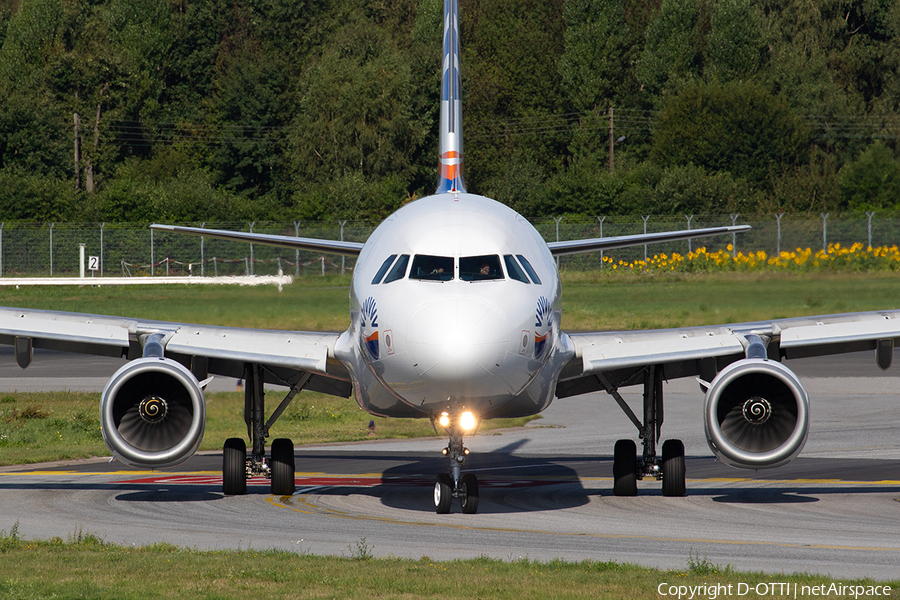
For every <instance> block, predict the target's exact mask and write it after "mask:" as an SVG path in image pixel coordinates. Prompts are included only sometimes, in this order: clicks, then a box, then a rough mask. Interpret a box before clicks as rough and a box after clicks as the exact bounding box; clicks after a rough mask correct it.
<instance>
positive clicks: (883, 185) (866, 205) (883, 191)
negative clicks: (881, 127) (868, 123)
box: [839, 141, 900, 210]
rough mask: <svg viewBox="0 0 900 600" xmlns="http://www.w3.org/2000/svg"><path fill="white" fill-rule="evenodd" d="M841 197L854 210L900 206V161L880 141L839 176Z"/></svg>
mask: <svg viewBox="0 0 900 600" xmlns="http://www.w3.org/2000/svg"><path fill="white" fill-rule="evenodd" d="M839 177H840V186H841V196H842V198H843V200H844V202H845V203H846V204H847V205H848V206H849V207H850V208H852V209H854V210H878V209H886V208H889V209H896V208H897V207H898V206H900V160H897V159H896V158H894V155H893V153H892V152H891V150H890V149H889V148H888V147H886V146H885V145H884V144H883V143H881V142H880V141H876V142H875V143H874V144H872V145H871V146H869V147H868V148H866V150H865V152H863V153H862V154H860V155H859V157H858V158H857V159H856V160H854V161H853V162H852V163H850V164H848V165H846V166H845V167H844V168H843V169H841V172H840V175H839Z"/></svg>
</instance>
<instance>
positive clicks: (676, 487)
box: [598, 365, 687, 496]
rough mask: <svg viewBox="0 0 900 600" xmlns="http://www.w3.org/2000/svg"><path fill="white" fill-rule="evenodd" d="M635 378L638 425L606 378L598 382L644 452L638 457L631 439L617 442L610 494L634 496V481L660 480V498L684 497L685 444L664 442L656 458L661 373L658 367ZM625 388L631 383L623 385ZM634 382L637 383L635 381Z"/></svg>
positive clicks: (660, 400)
mask: <svg viewBox="0 0 900 600" xmlns="http://www.w3.org/2000/svg"><path fill="white" fill-rule="evenodd" d="M636 375H638V376H640V375H643V382H644V419H643V422H641V421H640V420H639V419H638V418H637V416H636V415H635V414H634V412H633V411H632V410H631V408H630V407H629V406H628V404H626V403H625V400H624V399H623V398H622V396H621V395H619V392H618V390H617V388H616V387H615V386H613V385H612V384H611V383H610V381H609V379H608V378H607V377H606V375H600V376H598V378H599V379H600V383H601V384H603V387H604V388H605V389H606V392H607V393H608V394H609V395H610V396H612V397H613V398H614V399H615V401H616V402H617V403H618V404H619V406H620V407H621V408H622V410H623V411H624V412H625V414H626V416H628V418H629V419H631V422H632V423H634V424H635V426H636V427H637V429H638V435H639V437H640V439H641V440H642V443H643V446H644V451H643V454H642V455H641V456H637V446H636V444H635V443H634V440H619V441H617V442H616V446H615V449H614V451H613V493H614V494H615V495H616V496H637V491H638V490H637V482H638V480H639V479H643V478H644V477H654V478H656V479H657V480H661V481H662V493H663V496H684V495H685V494H686V493H687V486H686V484H685V470H684V444H683V443H682V442H681V440H666V441H665V442H664V443H663V445H662V457H658V456H657V455H656V444H657V442H658V440H659V438H660V431H661V429H662V423H663V393H662V382H663V373H662V366H661V365H654V366H650V367H647V368H646V369H644V370H642V371H641V372H639V373H637V374H636ZM624 383H625V384H626V385H627V384H629V383H631V381H630V380H629V381H626V382H624ZM635 383H636V382H635Z"/></svg>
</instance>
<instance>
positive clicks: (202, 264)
mask: <svg viewBox="0 0 900 600" xmlns="http://www.w3.org/2000/svg"><path fill="white" fill-rule="evenodd" d="M204 227H206V221H203V222H202V223H200V229H203V228H204ZM205 241H206V237H205V236H202V235H201V236H200V277H204V276H205V275H206V259H205V258H204V256H205V254H204V248H203V243H204V242H205Z"/></svg>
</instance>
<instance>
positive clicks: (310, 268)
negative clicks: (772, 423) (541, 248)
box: [0, 212, 900, 277]
mask: <svg viewBox="0 0 900 600" xmlns="http://www.w3.org/2000/svg"><path fill="white" fill-rule="evenodd" d="M531 222H532V223H533V224H534V226H535V227H536V228H537V230H538V231H539V232H540V233H541V235H543V236H544V239H545V240H547V241H548V242H549V241H556V240H571V239H581V238H594V237H610V236H617V235H631V234H638V233H644V232H646V233H654V232H659V231H672V230H678V229H701V228H705V227H718V226H723V225H751V226H752V227H753V229H751V230H750V231H748V232H746V233H743V234H739V235H736V236H731V235H725V236H718V237H712V238H699V239H693V240H685V241H680V242H670V243H664V244H653V245H649V246H646V247H645V246H637V247H634V248H624V249H621V250H614V251H608V252H606V253H605V255H606V256H608V257H610V258H614V259H615V260H624V261H633V260H637V259H641V258H644V257H645V256H653V255H654V254H660V253H666V254H672V253H674V252H678V253H681V254H687V253H689V252H690V251H692V250H697V249H699V248H701V247H706V248H707V249H708V250H710V251H715V250H721V249H725V248H727V246H728V244H732V247H733V252H738V251H743V252H745V253H746V252H750V251H753V252H756V251H759V250H763V251H765V252H766V253H767V254H769V255H773V254H776V253H778V252H780V251H782V250H785V251H788V250H794V249H796V248H804V249H805V248H812V249H813V250H817V249H819V248H823V249H824V248H826V247H827V246H828V244H835V243H840V244H841V245H843V246H850V245H852V244H853V243H856V242H859V243H862V244H864V245H870V246H873V247H878V246H892V245H894V244H897V243H898V241H900V218H898V217H896V216H884V215H876V214H875V213H871V212H870V213H865V214H863V215H861V216H860V215H838V216H830V215H828V214H821V215H818V216H815V217H798V216H789V215H774V216H773V215H748V216H744V215H687V216H682V217H672V216H646V217H634V216H626V217H622V216H609V217H602V216H601V217H596V218H594V219H590V218H567V217H562V218H539V219H532V220H531ZM182 225H188V226H193V227H208V228H212V229H231V230H237V231H252V232H254V233H268V234H277V235H292V236H300V237H310V238H320V239H332V240H346V241H354V242H364V241H365V240H366V239H367V238H368V236H369V235H370V234H371V233H372V231H374V229H375V227H377V226H378V223H377V222H371V221H341V222H330V223H328V222H293V223H261V222H256V223H183V224H182ZM81 244H84V246H85V255H86V256H96V257H98V259H99V261H98V262H99V264H98V265H97V266H98V269H97V270H96V271H95V272H94V273H93V275H94V276H95V277H109V276H146V275H156V276H165V275H173V276H174V275H181V276H183V275H205V276H218V275H275V274H277V273H278V272H279V271H280V272H283V273H285V274H288V275H295V276H298V277H299V276H316V275H319V276H321V275H325V274H335V273H345V272H348V271H350V270H352V269H353V266H354V264H355V259H353V258H351V257H341V256H336V255H322V254H320V253H314V252H306V251H299V250H297V251H295V250H288V249H284V248H275V247H272V246H263V245H259V244H247V243H241V242H231V241H223V240H213V239H207V238H202V237H193V236H186V235H180V234H177V233H170V232H163V231H155V230H151V229H150V228H149V227H148V224H147V223H44V224H36V223H19V222H15V223H0V276H16V277H22V276H38V277H46V276H48V275H49V276H68V277H72V276H77V275H78V274H79V269H80V258H79V246H80V245H81ZM602 256H603V253H599V252H597V253H590V254H580V255H574V256H565V257H561V259H560V268H561V269H570V270H587V269H595V268H602V263H601V258H602Z"/></svg>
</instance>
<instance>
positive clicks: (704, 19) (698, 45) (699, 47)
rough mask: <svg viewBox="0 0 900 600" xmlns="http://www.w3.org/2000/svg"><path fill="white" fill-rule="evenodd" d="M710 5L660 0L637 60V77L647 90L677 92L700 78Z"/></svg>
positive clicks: (687, 0)
mask: <svg viewBox="0 0 900 600" xmlns="http://www.w3.org/2000/svg"><path fill="white" fill-rule="evenodd" d="M709 4H710V3H709V2H708V1H707V0H663V3H662V5H661V6H660V8H659V11H657V13H656V14H655V16H654V17H653V20H652V21H651V22H650V24H649V25H648V26H647V32H646V43H645V45H644V49H643V52H642V53H641V55H640V58H639V59H638V63H637V71H636V74H637V78H638V81H640V83H641V85H642V86H643V89H644V90H645V91H646V92H648V93H650V94H654V95H660V94H663V93H665V92H677V91H678V90H680V89H681V88H682V87H684V86H686V85H688V84H689V83H692V82H695V81H698V80H700V79H701V78H702V76H703V69H704V65H705V54H706V35H707V33H708V32H709V29H710V17H711V15H710V6H709Z"/></svg>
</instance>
